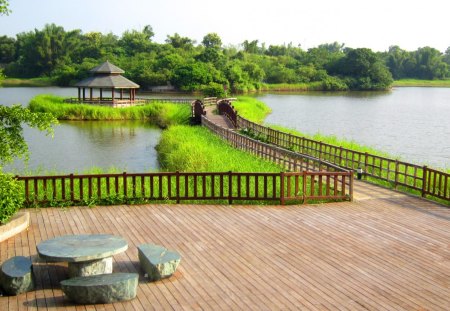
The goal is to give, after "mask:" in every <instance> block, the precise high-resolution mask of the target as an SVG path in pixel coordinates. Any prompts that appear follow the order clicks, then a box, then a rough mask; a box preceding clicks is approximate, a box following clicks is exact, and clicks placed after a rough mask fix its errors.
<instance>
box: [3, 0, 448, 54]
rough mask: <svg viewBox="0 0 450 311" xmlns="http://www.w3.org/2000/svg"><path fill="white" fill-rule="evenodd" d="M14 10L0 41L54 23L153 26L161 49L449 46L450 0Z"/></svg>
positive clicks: (75, 0) (95, 2)
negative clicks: (208, 44)
mask: <svg viewBox="0 0 450 311" xmlns="http://www.w3.org/2000/svg"><path fill="white" fill-rule="evenodd" d="M10 9H11V10H12V13H11V14H10V15H9V16H0V35H7V36H10V37H15V35H16V34H17V33H20V32H24V31H32V30H34V29H35V28H37V29H42V28H43V27H44V25H45V24H49V23H55V24H56V25H58V26H63V27H64V28H65V29H66V30H73V29H81V30H82V31H83V33H87V32H91V31H99V32H102V33H108V32H113V33H114V34H116V35H119V36H120V35H121V34H122V33H123V32H124V31H126V30H131V29H136V30H141V29H143V27H144V26H146V25H151V26H152V28H153V30H154V32H155V37H154V38H153V40H154V41H156V42H159V43H162V42H164V40H165V39H166V38H167V35H173V34H174V33H178V34H180V35H181V36H185V37H189V38H191V39H194V40H196V41H197V43H199V42H201V41H202V38H203V37H204V36H205V35H206V34H208V33H211V32H215V33H217V34H218V35H219V36H220V37H221V39H222V42H223V44H224V45H225V46H227V45H235V46H236V45H239V44H241V43H242V42H243V41H245V40H249V41H252V40H258V41H259V42H260V43H262V42H264V43H265V44H266V46H269V45H270V44H277V45H278V44H288V43H292V44H293V45H295V46H298V45H301V47H302V48H303V49H305V50H306V49H308V48H312V47H315V46H317V45H319V44H323V43H332V42H335V41H337V42H339V43H344V44H345V46H346V47H351V48H360V47H366V48H370V49H372V50H374V51H387V50H388V49H389V46H392V45H398V46H400V47H401V48H403V49H405V50H408V51H413V50H416V49H417V48H419V47H424V46H431V47H434V48H436V49H438V50H440V51H441V52H445V50H446V49H447V48H448V47H450V18H449V15H448V12H449V11H450V2H449V1H448V0H427V1H414V0H376V1H375V0H307V1H304V0H278V1H274V0H272V1H268V0H221V1H218V0H147V1H145V0H10Z"/></svg>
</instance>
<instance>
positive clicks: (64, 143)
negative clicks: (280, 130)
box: [0, 87, 450, 173]
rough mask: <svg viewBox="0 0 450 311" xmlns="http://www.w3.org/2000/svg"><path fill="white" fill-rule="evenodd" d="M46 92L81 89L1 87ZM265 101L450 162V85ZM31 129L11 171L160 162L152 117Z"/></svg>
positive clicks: (418, 159) (414, 155)
mask: <svg viewBox="0 0 450 311" xmlns="http://www.w3.org/2000/svg"><path fill="white" fill-rule="evenodd" d="M43 93H51V94H55V95H61V96H72V97H75V96H76V94H77V91H76V89H73V88H56V87H49V88H0V104H2V105H8V106H9V105H12V104H15V103H20V104H23V105H27V104H28V102H29V100H30V99H31V98H32V97H33V96H35V95H37V94H43ZM149 97H150V96H149ZM151 97H160V95H151ZM180 97H186V96H182V95H180ZM258 99H260V100H262V101H264V102H265V103H266V104H267V105H269V106H270V107H271V108H272V111H273V112H272V114H271V115H269V116H268V118H267V119H266V122H267V123H268V124H279V125H283V126H286V127H291V128H295V129H297V130H299V131H301V132H304V133H309V134H314V133H317V132H320V133H322V134H325V135H336V136H337V137H343V138H346V139H353V140H355V141H357V142H359V143H361V144H365V145H368V146H372V147H374V148H377V149H379V150H382V151H385V152H388V153H390V154H392V155H395V156H400V157H401V158H402V159H404V160H407V161H409V162H413V163H418V164H428V165H430V166H432V167H438V168H450V88H395V89H393V90H392V91H390V92H386V93H364V92H350V93H322V92H313V93H301V94H288V95H278V94H267V95H261V96H258ZM24 135H25V138H26V140H27V142H28V144H29V148H30V161H29V165H28V167H27V168H25V167H24V166H23V163H22V162H21V161H17V162H16V163H15V164H14V165H13V166H9V167H7V168H6V169H7V170H10V171H11V170H15V171H16V172H18V173H20V172H23V171H24V170H39V171H41V172H48V171H51V172H64V173H72V172H82V171H85V170H88V169H90V168H92V167H93V166H95V167H100V168H103V169H108V168H111V167H115V168H117V169H118V170H120V171H123V170H126V171H127V172H145V171H149V170H155V169H158V167H159V166H158V161H157V154H156V150H155V146H156V145H157V143H158V141H159V138H160V135H161V131H160V130H159V129H157V128H154V127H151V126H148V125H147V124H146V123H145V122H136V121H132V122H128V121H126V122H122V121H118V122H103V121H84V122H80V121H70V122H69V121H63V122H61V124H60V125H59V126H57V127H56V128H55V135H54V138H53V139H52V138H50V137H46V136H45V135H44V134H43V133H41V132H39V131H36V130H32V129H29V128H26V129H25V133H24Z"/></svg>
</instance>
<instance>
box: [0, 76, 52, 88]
mask: <svg viewBox="0 0 450 311" xmlns="http://www.w3.org/2000/svg"><path fill="white" fill-rule="evenodd" d="M53 85H54V84H53V81H52V80H51V79H50V78H32V79H17V78H6V79H4V80H2V81H1V82H0V86H3V87H44V86H53Z"/></svg>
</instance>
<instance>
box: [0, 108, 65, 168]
mask: <svg viewBox="0 0 450 311" xmlns="http://www.w3.org/2000/svg"><path fill="white" fill-rule="evenodd" d="M57 123H58V121H57V120H56V119H55V117H54V116H53V115H52V114H49V113H37V112H31V111H30V110H29V109H28V108H24V107H22V106H20V105H15V106H12V107H6V106H0V145H1V146H2V148H1V149H0V168H1V167H3V165H5V164H8V163H11V162H12V161H13V160H14V158H15V157H25V158H27V157H28V147H27V144H26V142H25V139H24V137H23V124H27V125H28V126H30V127H32V128H37V129H39V130H41V131H46V132H47V134H53V129H52V126H53V125H55V124H57Z"/></svg>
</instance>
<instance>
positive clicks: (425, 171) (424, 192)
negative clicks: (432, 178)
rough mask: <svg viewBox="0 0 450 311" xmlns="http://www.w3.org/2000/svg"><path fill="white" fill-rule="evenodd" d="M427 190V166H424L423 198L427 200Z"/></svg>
mask: <svg viewBox="0 0 450 311" xmlns="http://www.w3.org/2000/svg"><path fill="white" fill-rule="evenodd" d="M426 189H427V166H426V165H424V166H423V168H422V197H424V198H425V196H426Z"/></svg>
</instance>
